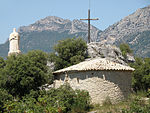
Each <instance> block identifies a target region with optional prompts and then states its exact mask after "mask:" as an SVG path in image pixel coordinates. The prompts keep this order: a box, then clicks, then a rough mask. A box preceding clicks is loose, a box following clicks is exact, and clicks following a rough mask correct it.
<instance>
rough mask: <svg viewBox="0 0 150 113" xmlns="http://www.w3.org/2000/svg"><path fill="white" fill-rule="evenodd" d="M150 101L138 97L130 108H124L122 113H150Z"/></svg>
mask: <svg viewBox="0 0 150 113" xmlns="http://www.w3.org/2000/svg"><path fill="white" fill-rule="evenodd" d="M149 110H150V102H149V103H148V104H146V103H145V102H144V100H142V99H140V98H139V97H136V98H135V99H134V100H133V102H132V103H131V104H130V106H129V108H128V109H122V113H149Z"/></svg>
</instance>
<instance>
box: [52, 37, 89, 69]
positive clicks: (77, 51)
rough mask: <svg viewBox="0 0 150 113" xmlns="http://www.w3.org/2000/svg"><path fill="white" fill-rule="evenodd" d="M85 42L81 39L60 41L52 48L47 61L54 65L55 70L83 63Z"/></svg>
mask: <svg viewBox="0 0 150 113" xmlns="http://www.w3.org/2000/svg"><path fill="white" fill-rule="evenodd" d="M86 49H87V45H86V42H85V41H84V40H83V39H81V38H72V39H71V38H68V39H66V40H61V41H59V42H58V44H56V45H55V46H54V53H51V54H50V57H49V60H50V61H51V62H54V63H55V70H58V69H62V68H65V67H68V66H71V65H74V64H77V63H79V62H81V61H83V60H84V59H85V58H86V52H85V51H86Z"/></svg>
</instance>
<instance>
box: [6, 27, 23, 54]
mask: <svg viewBox="0 0 150 113" xmlns="http://www.w3.org/2000/svg"><path fill="white" fill-rule="evenodd" d="M19 41H20V35H19V33H17V32H16V28H14V29H13V32H12V33H11V34H10V36H9V52H8V56H9V55H11V54H19V53H21V51H20V49H19Z"/></svg>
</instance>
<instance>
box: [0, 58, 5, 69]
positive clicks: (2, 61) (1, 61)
mask: <svg viewBox="0 0 150 113" xmlns="http://www.w3.org/2000/svg"><path fill="white" fill-rule="evenodd" d="M4 66H5V61H4V59H3V58H2V57H0V69H1V68H4Z"/></svg>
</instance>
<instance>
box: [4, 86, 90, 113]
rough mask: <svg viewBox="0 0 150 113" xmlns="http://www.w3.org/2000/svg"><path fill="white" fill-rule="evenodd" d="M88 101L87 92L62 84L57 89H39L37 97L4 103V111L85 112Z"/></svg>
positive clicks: (41, 112)
mask: <svg viewBox="0 0 150 113" xmlns="http://www.w3.org/2000/svg"><path fill="white" fill-rule="evenodd" d="M32 94H33V92H32ZM33 95H35V93H34V94H33ZM89 103H90V97H89V94H88V92H86V91H80V90H75V91H74V90H73V89H72V88H71V87H70V86H68V85H63V86H61V87H60V88H58V89H51V90H49V91H41V92H40V93H39V96H38V98H37V99H35V98H34V97H33V96H26V97H25V98H23V99H22V100H17V101H9V102H7V104H5V108H6V109H5V111H6V112H11V113H13V112H14V113H18V112H22V113H23V112H26V113H31V112H34V113H69V112H75V113H85V112H86V111H87V110H88V108H89V106H90V104H89Z"/></svg>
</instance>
